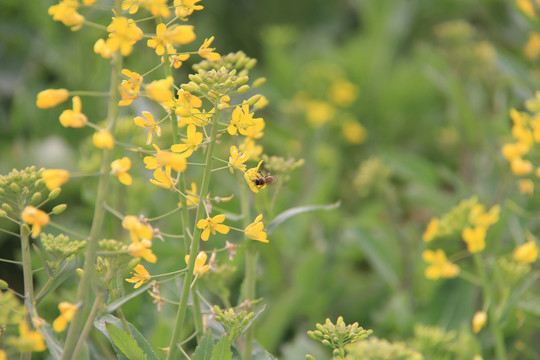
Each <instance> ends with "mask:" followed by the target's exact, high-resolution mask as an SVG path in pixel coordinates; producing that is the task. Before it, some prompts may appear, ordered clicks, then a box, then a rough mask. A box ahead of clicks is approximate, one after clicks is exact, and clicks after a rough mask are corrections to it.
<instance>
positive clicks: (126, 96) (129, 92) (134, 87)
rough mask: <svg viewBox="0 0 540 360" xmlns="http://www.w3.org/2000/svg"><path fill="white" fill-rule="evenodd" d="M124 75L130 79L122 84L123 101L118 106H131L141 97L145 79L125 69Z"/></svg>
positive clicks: (120, 89) (120, 88) (121, 94)
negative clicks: (140, 93)
mask: <svg viewBox="0 0 540 360" xmlns="http://www.w3.org/2000/svg"><path fill="white" fill-rule="evenodd" d="M96 44H97V43H96ZM122 75H124V76H126V77H127V78H128V79H125V80H122V82H121V83H120V87H119V91H120V96H121V97H122V100H120V101H119V102H118V105H120V106H127V105H130V104H131V103H132V102H133V100H135V99H137V98H138V97H139V92H140V91H141V84H142V82H143V77H142V76H141V75H140V74H138V73H136V72H134V71H130V70H128V69H123V70H122ZM143 114H144V112H143Z"/></svg>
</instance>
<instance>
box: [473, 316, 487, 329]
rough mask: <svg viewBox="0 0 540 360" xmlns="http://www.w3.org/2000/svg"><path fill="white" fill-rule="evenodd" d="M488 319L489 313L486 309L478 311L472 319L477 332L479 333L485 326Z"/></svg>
mask: <svg viewBox="0 0 540 360" xmlns="http://www.w3.org/2000/svg"><path fill="white" fill-rule="evenodd" d="M486 321H487V314H486V312H485V311H477V312H476V313H475V314H474V316H473V319H472V329H473V332H474V333H475V334H478V333H479V332H480V330H481V329H482V328H483V327H484V325H485V324H486Z"/></svg>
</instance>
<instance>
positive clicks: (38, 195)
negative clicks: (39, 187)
mask: <svg viewBox="0 0 540 360" xmlns="http://www.w3.org/2000/svg"><path fill="white" fill-rule="evenodd" d="M40 199H41V193H40V192H37V193H35V194H34V195H32V202H38V201H39V200H40Z"/></svg>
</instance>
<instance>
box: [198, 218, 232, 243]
mask: <svg viewBox="0 0 540 360" xmlns="http://www.w3.org/2000/svg"><path fill="white" fill-rule="evenodd" d="M223 221H225V215H223V214H220V215H216V216H214V217H212V218H210V217H209V218H206V219H201V220H199V221H198V222H197V228H199V229H204V230H203V232H202V234H201V239H202V240H203V241H207V240H208V238H209V237H210V233H212V235H215V234H216V231H217V232H220V233H222V234H228V233H229V230H230V228H229V227H228V226H227V225H225V224H222V222H223Z"/></svg>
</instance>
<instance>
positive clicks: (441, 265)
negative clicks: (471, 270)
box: [422, 249, 459, 280]
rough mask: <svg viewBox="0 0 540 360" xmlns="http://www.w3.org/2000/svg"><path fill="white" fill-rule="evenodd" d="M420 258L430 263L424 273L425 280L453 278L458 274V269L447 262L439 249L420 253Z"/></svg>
mask: <svg viewBox="0 0 540 360" xmlns="http://www.w3.org/2000/svg"><path fill="white" fill-rule="evenodd" d="M422 258H423V259H424V261H426V262H428V263H431V265H429V266H428V267H427V268H426V270H425V272H424V275H425V277H426V278H427V279H433V280H437V279H439V278H441V277H443V278H454V277H456V276H457V275H458V273H459V267H458V266H457V265H456V264H453V263H451V262H450V261H448V260H447V259H446V254H445V253H444V251H443V250H441V249H437V250H436V251H433V250H425V251H424V252H423V253H422Z"/></svg>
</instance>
